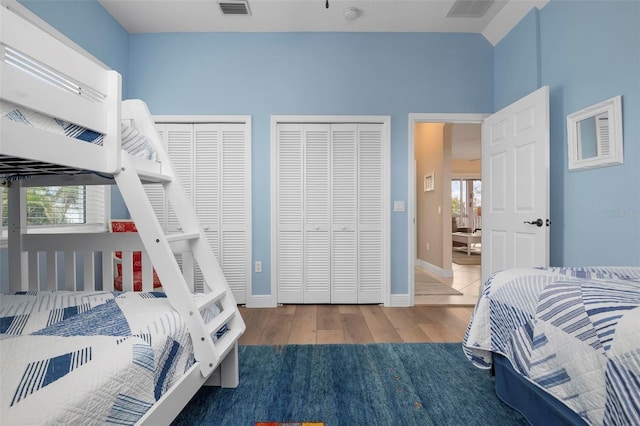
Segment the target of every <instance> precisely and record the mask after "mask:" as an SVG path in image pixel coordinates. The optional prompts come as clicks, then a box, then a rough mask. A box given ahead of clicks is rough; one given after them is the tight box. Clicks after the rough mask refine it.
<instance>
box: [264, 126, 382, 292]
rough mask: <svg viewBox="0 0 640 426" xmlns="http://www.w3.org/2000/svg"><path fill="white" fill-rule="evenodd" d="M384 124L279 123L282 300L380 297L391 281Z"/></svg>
mask: <svg viewBox="0 0 640 426" xmlns="http://www.w3.org/2000/svg"><path fill="white" fill-rule="evenodd" d="M383 136H384V135H383V126H382V125H381V124H356V123H352V124H351V123H350V124H302V123H295V124H294V123H292V124H283V123H280V124H278V127H277V135H276V151H275V153H276V158H275V159H276V161H275V164H274V167H275V169H276V182H275V184H276V185H275V187H276V194H275V201H274V202H275V205H276V219H275V223H276V234H275V235H276V237H275V238H276V244H275V245H276V253H275V263H274V265H275V268H276V271H275V273H276V274H275V278H276V279H277V283H278V302H279V303H381V302H382V301H383V293H382V292H383V288H384V283H385V274H386V268H385V260H386V259H385V256H388V253H387V249H386V242H385V237H384V236H385V233H384V226H385V219H384V217H385V216H384V204H383V201H384V193H385V192H384V184H385V179H384V176H385V175H384V173H385V170H386V167H385V166H384V157H385V154H384V152H385V151H384V138H383Z"/></svg>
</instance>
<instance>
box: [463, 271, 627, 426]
mask: <svg viewBox="0 0 640 426" xmlns="http://www.w3.org/2000/svg"><path fill="white" fill-rule="evenodd" d="M463 349H464V351H465V354H466V355H467V358H468V359H469V360H470V361H471V362H473V363H474V364H475V365H476V366H478V367H480V368H490V367H491V366H492V363H493V359H492V352H493V353H498V354H501V355H503V356H504V357H505V358H506V359H507V360H508V362H510V364H511V365H512V366H513V368H514V370H515V371H516V372H517V373H518V374H520V375H522V377H523V378H524V379H525V380H526V381H528V382H529V383H531V384H532V385H534V386H536V387H538V388H539V389H541V390H542V391H544V392H546V393H548V394H549V395H551V396H552V397H553V398H555V399H557V400H558V401H560V403H562V404H564V405H565V406H566V407H568V408H569V409H570V410H571V411H573V412H575V413H577V414H578V415H579V416H580V418H581V419H583V420H584V421H585V422H586V423H587V424H592V425H601V424H605V425H609V424H612V425H614V424H615V425H631V424H640V268H638V267H628V268H622V267H620V268H614V267H610V268H609V267H606V268H595V267H594V268H540V269H534V268H531V269H528V268H527V269H511V270H506V271H502V272H498V273H496V274H494V275H493V276H492V277H491V278H490V279H489V280H487V282H486V283H485V284H484V286H483V288H482V290H481V295H480V298H479V300H478V303H477V305H476V308H475V311H474V313H473V316H472V318H471V321H470V323H469V327H468V329H467V332H466V334H465V337H464V341H463Z"/></svg>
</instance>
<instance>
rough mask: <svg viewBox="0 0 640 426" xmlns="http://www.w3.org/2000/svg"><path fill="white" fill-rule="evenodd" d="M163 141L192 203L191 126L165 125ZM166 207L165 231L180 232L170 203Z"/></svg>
mask: <svg viewBox="0 0 640 426" xmlns="http://www.w3.org/2000/svg"><path fill="white" fill-rule="evenodd" d="M164 131H165V140H166V142H167V148H168V151H169V158H171V162H172V163H173V168H174V169H175V171H176V174H177V175H178V177H179V178H180V181H181V182H182V186H183V187H184V190H185V192H186V194H187V197H189V199H191V200H192V201H193V197H192V193H193V192H192V189H193V126H192V125H191V124H180V123H170V124H166V125H165V128H164ZM167 204H169V206H168V214H167V231H168V232H176V231H181V230H182V229H181V227H180V224H179V223H178V219H177V218H176V214H175V212H174V210H173V206H171V203H170V202H169V203H167Z"/></svg>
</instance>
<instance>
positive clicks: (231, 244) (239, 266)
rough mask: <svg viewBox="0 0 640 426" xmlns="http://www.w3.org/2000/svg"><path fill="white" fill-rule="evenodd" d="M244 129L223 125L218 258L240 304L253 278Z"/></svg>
mask: <svg viewBox="0 0 640 426" xmlns="http://www.w3.org/2000/svg"><path fill="white" fill-rule="evenodd" d="M245 127H246V126H245V125H244V124H234V123H228V124H221V125H220V136H221V137H220V142H221V146H220V151H219V156H220V163H219V170H220V172H219V177H220V198H219V200H220V201H219V203H220V204H219V206H220V214H221V217H220V224H219V232H220V234H221V237H220V239H221V241H220V257H218V259H219V261H220V264H221V266H222V272H224V276H225V277H226V279H227V282H228V283H229V287H231V291H232V292H233V295H234V297H235V299H236V302H237V303H246V292H247V288H248V283H249V282H250V279H251V240H250V235H251V233H250V229H251V191H250V190H249V188H250V187H251V175H250V169H249V167H250V164H251V163H250V161H251V159H250V152H249V141H248V138H247V134H246V131H245ZM205 232H206V231H205Z"/></svg>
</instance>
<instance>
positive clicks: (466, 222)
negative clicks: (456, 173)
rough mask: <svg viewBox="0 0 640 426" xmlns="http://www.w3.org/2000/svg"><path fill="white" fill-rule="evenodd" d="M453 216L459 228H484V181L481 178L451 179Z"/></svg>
mask: <svg viewBox="0 0 640 426" xmlns="http://www.w3.org/2000/svg"><path fill="white" fill-rule="evenodd" d="M451 216H452V217H454V218H456V221H457V223H458V227H459V228H470V229H471V231H473V230H475V229H480V228H482V181H481V180H480V179H452V180H451Z"/></svg>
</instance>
